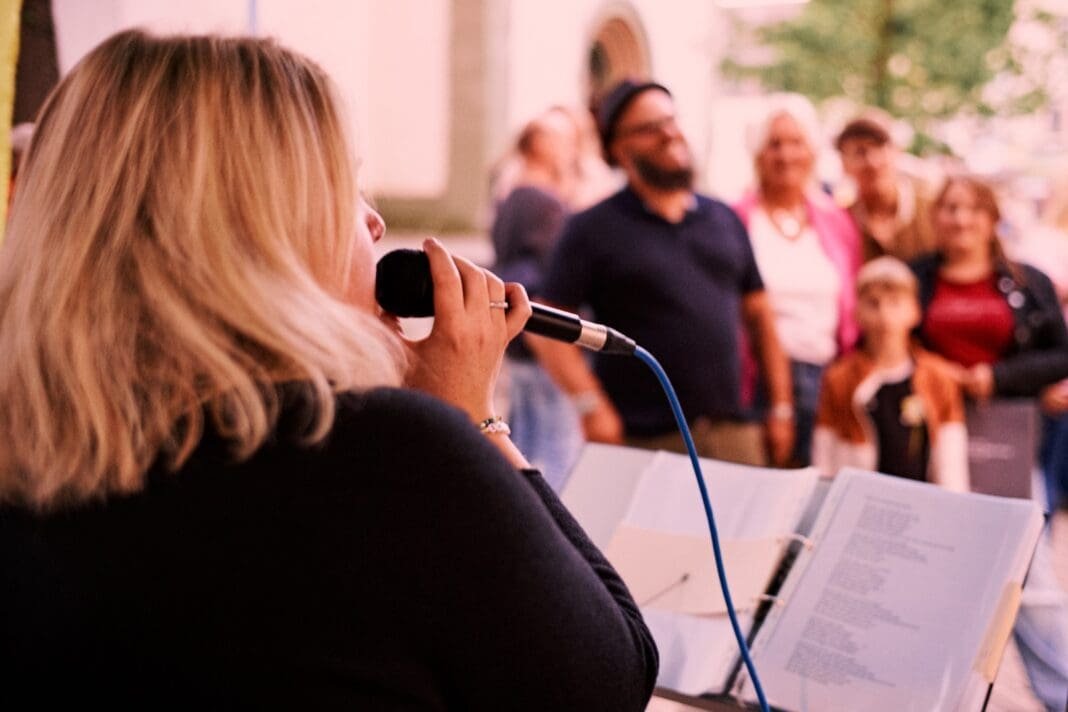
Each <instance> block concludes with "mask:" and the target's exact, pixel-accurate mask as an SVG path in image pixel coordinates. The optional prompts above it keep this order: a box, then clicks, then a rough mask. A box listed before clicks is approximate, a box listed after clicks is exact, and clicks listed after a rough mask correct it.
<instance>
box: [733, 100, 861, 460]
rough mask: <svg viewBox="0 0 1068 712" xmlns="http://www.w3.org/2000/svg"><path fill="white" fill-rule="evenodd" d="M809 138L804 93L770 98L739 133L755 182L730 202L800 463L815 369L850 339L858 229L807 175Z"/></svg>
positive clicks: (812, 138) (759, 405) (813, 140)
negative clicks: (784, 377) (755, 280)
mask: <svg viewBox="0 0 1068 712" xmlns="http://www.w3.org/2000/svg"><path fill="white" fill-rule="evenodd" d="M818 136H819V131H818V124H817V122H816V112H815V109H813V107H812V104H811V103H809V101H808V100H807V99H805V98H804V97H802V96H800V95H797V94H782V95H776V96H774V97H772V99H771V105H770V107H769V109H768V111H767V112H766V113H765V114H764V115H763V117H762V119H761V120H760V121H759V122H758V123H755V124H753V125H751V126H750V127H749V130H748V133H747V142H748V145H749V148H750V150H751V151H752V153H753V163H754V169H755V175H756V183H757V187H756V189H755V190H754V191H753V192H751V193H749V194H748V195H746V196H745V197H743V198H742V200H741V201H739V202H738V203H737V204H736V205H735V206H734V209H735V211H736V212H737V213H738V215H739V217H741V219H742V222H744V223H745V225H746V227H747V229H748V230H749V239H750V241H751V243H752V245H753V252H754V254H755V255H756V261H757V265H758V267H759V268H760V274H761V277H763V279H764V285H765V287H766V289H767V293H768V297H769V299H770V301H771V305H772V310H773V312H774V315H775V326H776V330H777V331H778V336H779V341H780V342H781V343H782V345H783V349H784V350H785V351H786V353H787V355H788V356H789V357H790V370H791V375H792V376H793V392H794V405H793V408H794V412H793V413H792V415H793V416H794V422H795V423H796V426H795V427H796V439H795V445H794V456H793V462H792V464H794V465H799V466H802V465H807V464H808V463H809V461H810V459H811V458H810V456H811V442H812V428H813V423H814V419H815V413H816V405H817V402H818V399H819V384H820V377H821V376H822V374H823V369H824V367H825V366H826V365H827V364H828V363H830V362H831V360H833V359H834V358H835V357H836V356H837V355H839V354H841V353H844V352H846V351H848V350H849V349H851V348H852V347H853V344H854V342H855V341H856V339H857V325H856V321H855V319H854V315H853V312H854V306H855V301H856V296H855V289H854V285H855V281H856V273H857V270H858V269H859V267H860V234H859V233H858V231H857V228H856V225H855V224H854V222H853V220H852V219H851V218H850V217H849V214H848V213H847V212H846V211H845V210H843V209H842V208H840V207H838V206H837V205H835V204H834V202H833V201H832V200H831V199H830V197H828V196H827V195H826V194H825V193H823V192H822V191H820V190H819V189H818V188H817V187H816V186H815V185H814V183H813V169H814V167H815V162H816V146H817V137H818ZM746 360H747V362H748V363H749V364H753V363H755V362H754V361H753V360H752V359H746ZM750 375H751V376H752V377H750V378H747V379H746V382H747V383H748V384H755V383H756V380H757V379H756V378H755V373H753V372H752V371H751V372H750ZM749 393H750V394H751V395H752V402H753V405H754V407H755V409H756V410H757V411H760V410H762V409H763V407H764V406H763V403H764V398H763V396H762V394H760V393H759V392H756V393H754V392H753V391H752V390H750V391H749ZM770 415H772V416H773V417H774V416H775V415H777V414H776V413H771V414H770ZM788 415H790V414H789V413H786V412H783V413H782V416H783V417H786V416H788Z"/></svg>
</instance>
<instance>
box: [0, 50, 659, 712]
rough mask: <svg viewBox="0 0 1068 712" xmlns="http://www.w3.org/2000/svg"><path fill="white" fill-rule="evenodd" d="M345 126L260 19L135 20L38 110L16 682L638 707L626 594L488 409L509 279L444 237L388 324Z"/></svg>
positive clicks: (315, 81)
mask: <svg viewBox="0 0 1068 712" xmlns="http://www.w3.org/2000/svg"><path fill="white" fill-rule="evenodd" d="M342 126H343V122H342V120H341V118H340V115H339V112H338V109H337V106H336V102H335V99H334V96H333V91H332V88H331V84H330V82H329V80H328V79H327V77H326V76H325V75H324V74H323V72H322V71H321V70H320V69H319V68H318V67H317V66H315V65H314V64H312V63H311V62H309V61H308V60H306V59H304V58H303V57H300V56H298V55H295V54H293V53H291V52H289V51H287V50H285V49H282V48H280V47H279V46H277V45H276V44H274V43H272V42H269V41H261V40H252V39H219V38H212V37H173V38H152V37H148V36H146V35H144V34H141V33H138V32H127V33H122V34H119V35H116V36H115V37H113V38H111V39H109V40H107V41H106V42H105V43H104V44H102V45H101V46H100V47H98V48H97V49H95V50H94V51H93V52H91V53H90V54H89V55H88V56H87V57H86V58H85V59H84V60H83V61H82V62H81V63H80V64H79V65H78V66H77V67H75V68H74V69H73V70H72V71H71V73H70V74H69V76H67V77H66V78H65V79H64V80H63V81H62V82H61V83H60V85H59V87H58V88H57V89H56V91H55V92H54V93H53V95H52V96H51V98H50V99H49V100H48V102H47V104H46V105H45V107H44V108H43V110H42V113H41V115H40V117H39V121H38V124H37V132H36V134H35V136H34V139H33V143H32V144H31V146H30V150H29V154H28V157H27V160H26V162H25V163H24V165H23V172H22V174H21V184H20V188H19V191H18V194H17V196H16V198H15V204H14V211H13V214H12V217H11V223H10V227H9V231H8V236H7V240H6V242H5V244H4V246H3V251H2V253H0V349H2V352H3V354H4V358H3V360H2V362H0V396H2V398H3V403H4V407H3V409H0V590H2V591H3V592H4V598H3V611H4V613H3V615H2V616H0V667H2V669H3V670H4V684H3V685H2V686H0V700H2V703H3V706H5V707H8V708H13V709H15V708H19V707H21V706H26V703H27V701H32V704H33V706H37V707H49V706H53V705H54V703H57V702H58V698H63V697H66V696H68V695H69V696H71V697H76V698H77V699H78V700H79V701H81V702H85V701H87V700H91V699H93V700H100V701H104V700H106V701H107V702H108V703H110V704H116V703H117V704H119V706H124V707H125V706H129V707H133V706H139V707H155V706H159V704H160V703H164V704H166V705H168V706H180V707H184V708H193V707H250V706H257V707H265V706H272V707H274V706H285V707H316V708H331V707H344V708H346V709H398V708H401V707H404V708H409V709H410V708H423V709H453V708H455V709H491V708H499V706H500V704H501V698H500V694H501V691H502V690H507V691H508V696H509V698H508V699H509V702H508V705H509V706H510V707H514V708H527V709H580V708H597V707H607V708H611V709H630V710H640V709H642V708H644V705H645V702H646V700H647V699H648V697H649V694H650V691H651V689H652V685H653V681H654V679H655V677H656V652H655V648H654V647H653V644H652V642H651V639H650V637H649V634H648V631H647V630H646V629H645V627H644V625H643V623H642V620H641V616H640V615H639V613H638V610H637V607H636V606H635V605H634V603H633V601H632V600H631V598H630V596H629V595H628V594H627V592H626V588H625V587H624V586H623V584H622V583H621V582H620V580H619V578H618V577H617V576H616V575H615V573H614V572H613V571H612V569H611V567H610V566H608V564H607V563H606V562H605V560H604V559H603V558H602V557H601V556H600V554H599V553H598V552H597V550H596V548H594V547H593V545H592V544H590V542H589V541H588V540H587V539H586V538H585V536H584V535H583V533H582V531H581V529H579V528H578V526H577V525H576V524H575V522H574V521H573V520H572V519H571V518H570V517H569V516H568V515H567V513H566V511H565V510H564V509H563V507H561V506H560V504H559V502H558V500H556V498H555V497H554V496H553V495H552V493H551V491H550V490H549V489H548V487H547V486H546V485H545V483H544V482H543V481H542V480H541V479H540V477H539V475H538V474H537V473H536V472H531V471H521V470H519V469H518V468H521V467H524V466H525V464H526V463H525V461H524V460H523V458H522V455H520V454H519V452H518V451H517V450H516V449H515V447H514V446H513V445H512V444H511V441H510V440H509V439H508V437H507V434H506V428H504V427H503V426H502V424H501V423H500V422H499V421H498V420H496V419H494V418H493V417H492V416H493V413H492V411H491V410H490V408H491V393H492V387H493V380H494V376H495V374H496V371H497V369H498V367H499V365H500V362H501V358H502V352H503V350H504V346H505V343H506V342H507V341H508V340H509V338H510V337H512V336H514V335H515V334H516V333H517V332H518V331H519V329H520V328H521V326H522V324H523V323H524V321H525V319H526V317H527V316H528V314H529V303H528V302H527V300H526V296H525V294H524V292H523V291H522V289H521V288H519V287H517V286H515V285H505V284H503V283H502V282H501V281H500V280H498V279H496V278H495V277H493V276H492V275H490V274H488V273H487V272H484V271H482V270H480V269H478V268H476V267H475V266H473V265H471V264H470V263H468V262H465V261H464V260H460V259H454V258H450V256H449V255H448V253H446V252H445V251H444V250H443V249H442V248H441V246H440V245H438V244H437V243H436V242H434V241H428V242H427V244H426V250H427V253H428V255H429V258H430V263H431V271H432V274H433V279H434V285H435V306H436V313H437V320H436V323H435V325H434V329H433V332H432V333H431V335H430V337H429V338H428V339H427V340H425V341H423V342H420V343H419V344H413V345H405V344H403V343H402V342H401V340H400V338H399V337H398V336H397V335H396V334H395V333H394V332H393V331H391V330H390V329H388V328H386V327H385V326H384V325H383V324H382V323H381V322H380V321H379V318H378V316H377V315H376V314H375V313H374V309H375V308H374V303H373V297H372V294H373V281H374V263H373V258H372V252H371V246H372V242H373V240H375V239H377V238H378V237H380V236H381V233H382V229H383V226H382V223H381V220H380V219H379V218H378V217H377V215H375V213H374V212H373V211H370V210H369V209H368V208H367V206H366V205H365V204H362V203H361V202H360V201H359V200H358V198H357V192H356V183H355V175H354V169H353V159H352V156H351V154H350V151H349V149H348V145H347V141H346V137H345V132H344V131H343V130H342ZM505 300H507V301H508V302H509V303H510V304H511V305H512V307H511V309H510V310H509V311H507V312H506V311H505V310H504V309H498V308H494V307H495V305H496V304H497V303H499V302H502V301H505ZM406 351H407V352H408V355H407V356H406V355H405V352H406ZM405 384H406V385H408V386H414V387H418V388H420V389H422V390H423V391H424V392H425V393H423V394H420V393H417V392H415V391H413V390H410V389H408V388H402V387H401V386H402V385H405ZM428 394H429V395H428ZM480 423H481V428H480V425H479V424H480ZM480 429H481V431H482V432H480Z"/></svg>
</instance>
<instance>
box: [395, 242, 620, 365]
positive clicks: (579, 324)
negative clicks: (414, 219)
mask: <svg viewBox="0 0 1068 712" xmlns="http://www.w3.org/2000/svg"><path fill="white" fill-rule="evenodd" d="M375 299H377V300H378V303H379V305H381V307H382V308H383V309H385V310H386V311H387V312H389V313H390V314H395V315H397V316H401V317H425V316H434V282H433V280H432V279H431V277H430V260H429V258H428V257H427V256H426V253H425V252H423V251H422V250H406V249H402V250H393V251H392V252H389V253H386V254H385V255H383V257H382V259H380V260H379V261H378V266H377V267H376V270H375ZM530 306H531V307H532V308H533V312H534V313H533V314H531V316H530V319H529V320H528V321H527V324H526V326H525V327H523V330H524V331H528V332H530V333H531V334H538V335H539V336H547V337H549V338H550V339H556V340H558V341H566V342H568V343H574V344H578V345H579V346H582V347H585V348H587V349H590V350H591V351H599V352H601V353H604V354H626V355H631V354H633V353H634V350H635V348H636V345H635V343H634V341H633V340H632V339H630V338H628V337H626V336H624V335H623V334H621V333H619V332H618V331H616V330H615V329H611V328H609V327H607V326H605V325H603V324H595V323H593V322H589V321H586V320H585V319H582V318H580V317H579V316H578V315H577V314H571V313H570V312H566V311H562V310H560V309H553V308H552V307H547V306H545V305H544V304H535V303H532V304H531V305H530Z"/></svg>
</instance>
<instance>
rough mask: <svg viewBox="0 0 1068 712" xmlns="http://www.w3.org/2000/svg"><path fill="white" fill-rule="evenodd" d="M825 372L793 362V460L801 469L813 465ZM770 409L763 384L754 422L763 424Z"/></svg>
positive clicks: (791, 376) (815, 365)
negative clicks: (814, 431) (813, 440)
mask: <svg viewBox="0 0 1068 712" xmlns="http://www.w3.org/2000/svg"><path fill="white" fill-rule="evenodd" d="M823 369H824V366H820V365H818V364H814V363H805V362H804V361H792V360H791V361H790V379H791V380H792V381H793V389H794V390H793V397H794V452H793V454H792V455H791V456H790V460H791V463H790V464H792V465H795V466H798V467H804V466H807V465H810V464H812V431H813V430H814V429H815V427H816V408H817V407H819V402H820V383H821V382H822V380H823ZM767 409H768V395H767V389H766V388H765V386H764V384H763V383H761V384H760V386H759V387H758V388H757V392H756V398H755V401H754V403H753V410H754V413H753V417H754V419H756V420H763V419H764V418H765V417H766V413H767Z"/></svg>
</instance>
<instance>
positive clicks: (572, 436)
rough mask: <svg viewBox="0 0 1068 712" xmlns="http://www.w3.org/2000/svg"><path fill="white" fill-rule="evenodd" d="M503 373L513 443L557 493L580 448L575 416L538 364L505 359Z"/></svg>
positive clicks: (563, 396)
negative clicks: (506, 384)
mask: <svg viewBox="0 0 1068 712" xmlns="http://www.w3.org/2000/svg"><path fill="white" fill-rule="evenodd" d="M505 371H506V375H507V378H508V401H509V405H508V424H509V426H511V428H512V442H514V443H515V445H516V447H518V448H519V451H520V452H522V453H523V454H524V455H526V457H527V460H529V461H530V464H531V465H533V466H534V467H536V468H538V469H539V470H541V474H542V477H544V478H545V481H546V482H548V483H549V486H550V487H552V488H553V491H554V492H557V493H559V492H560V491H561V490H562V489H563V488H564V485H565V484H566V483H567V478H568V476H569V475H570V474H571V466H572V465H574V464H575V460H576V459H578V454H579V450H580V449H581V448H582V443H583V438H582V424H581V423H580V422H579V417H578V414H577V413H576V412H575V408H574V406H573V405H572V404H571V401H570V400H569V399H568V397H567V396H566V395H564V393H562V392H561V391H560V389H559V388H558V387H557V386H556V384H555V383H554V382H553V380H552V379H551V378H550V377H549V374H547V373H546V372H545V370H544V369H543V368H542V367H541V366H539V365H538V364H537V363H534V362H532V361H520V360H516V359H508V360H507V364H506V368H505Z"/></svg>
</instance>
